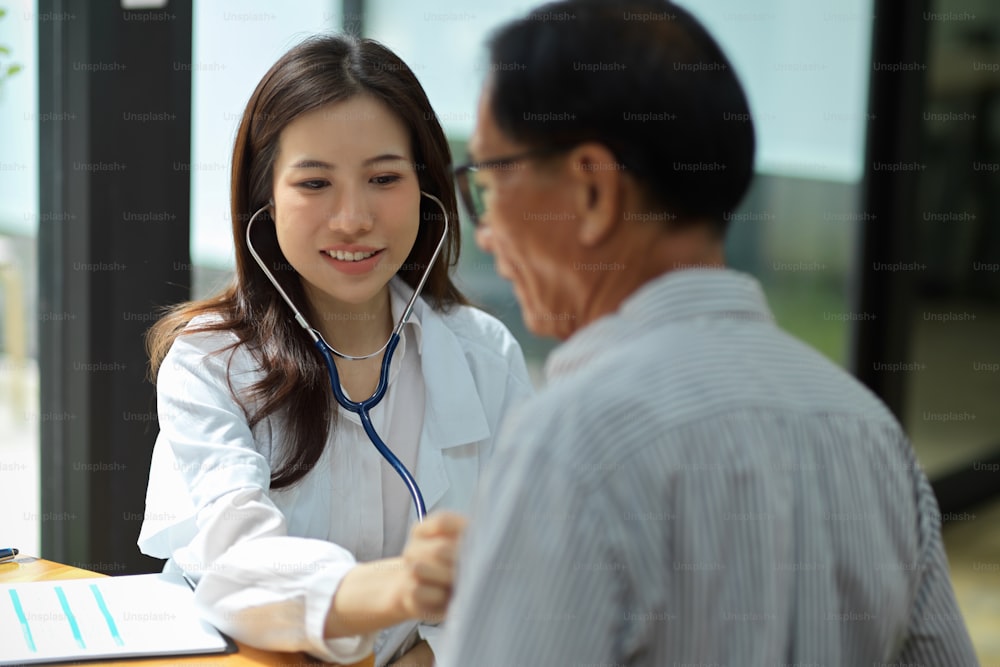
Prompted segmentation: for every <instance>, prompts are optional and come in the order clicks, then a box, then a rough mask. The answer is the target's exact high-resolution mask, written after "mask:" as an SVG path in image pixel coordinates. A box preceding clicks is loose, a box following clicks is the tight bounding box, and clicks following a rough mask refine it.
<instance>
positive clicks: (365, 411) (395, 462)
mask: <svg viewBox="0 0 1000 667" xmlns="http://www.w3.org/2000/svg"><path fill="white" fill-rule="evenodd" d="M420 194H422V195H424V196H425V197H427V198H429V199H431V200H432V201H433V202H434V203H436V204H437V205H438V206H440V207H441V212H442V213H443V214H444V231H442V232H441V240H440V241H438V244H437V247H436V248H435V249H434V254H433V255H431V259H430V261H429V262H428V263H427V268H426V269H425V270H424V275H423V277H422V278H421V279H420V282H419V283H417V287H416V289H415V290H413V296H411V297H410V300H409V302H407V304H406V308H405V309H404V310H403V314H402V315H400V317H399V322H398V323H397V324H396V327H395V328H394V329H393V330H392V334H390V335H389V340H387V341H386V342H385V343H383V345H382V347H380V348H379V349H377V350H375V351H374V352H372V353H370V354H365V355H362V356H352V355H349V354H344V353H342V352H338V351H337V350H335V349H334V348H333V346H332V345H330V344H329V343H327V342H326V341H325V340H324V339H323V336H322V334H320V332H319V331H317V330H316V329H314V328H312V327H311V326H310V325H309V322H308V321H307V320H306V318H305V317H304V316H303V315H302V312H301V311H299V309H298V308H296V307H295V304H294V303H292V300H291V299H290V298H289V297H288V294H287V293H286V292H285V290H284V289H282V287H281V285H280V284H278V281H277V279H275V277H274V275H273V274H272V273H271V271H270V270H269V269H268V268H267V265H266V264H264V260H262V259H261V258H260V255H258V254H257V251H256V250H254V248H253V244H252V243H251V241H250V228H251V226H252V225H253V223H254V220H256V218H257V216H258V215H260V214H261V213H263V212H264V211H266V210H267V209H269V208H271V207H272V206H273V205H274V204H273V200H272V201H271V202H268V203H267V204H266V205H265V206H262V207H261V208H260V209H258V210H257V212H256V213H254V214H253V215H252V216H250V221H249V222H247V232H246V237H247V249H248V250H249V251H250V254H251V255H252V256H253V258H254V260H255V261H256V262H257V264H258V266H260V268H261V270H262V271H263V272H264V275H266V276H267V279H268V280H270V281H271V284H272V285H274V288H275V289H276V290H278V294H280V295H281V298H282V299H283V300H284V302H285V303H287V304H288V307H289V308H291V309H292V313H294V315H295V321H296V322H298V323H299V326H301V327H302V328H303V329H304V330H305V332H306V333H307V334H308V335H309V337H310V338H312V339H313V343H315V345H316V348H317V349H318V350H319V351H320V354H322V355H323V360H324V361H325V362H326V369H327V372H329V374H330V386H331V387H332V388H333V395H334V396H335V397H336V398H337V402H338V403H340V405H341V406H342V407H343V408H344V409H345V410H350V411H351V412H354V413H356V414H357V415H358V417H359V418H360V419H361V425H362V426H363V427H364V429H365V433H367V434H368V439H369V440H371V441H372V444H373V445H375V449H377V450H378V451H379V453H380V454H381V455H382V456H383V457H384V458H385V460H386V461H388V462H389V465H391V466H392V467H393V468H394V469H395V470H396V472H397V473H399V476H400V477H402V478H403V482H404V483H405V484H406V487H407V489H409V491H410V497H411V498H413V506H414V507H415V508H416V510H417V520H418V521H423V520H424V517H425V516H427V507H426V506H425V505H424V497H423V494H421V493H420V487H419V486H417V480H415V479H414V478H413V475H411V474H410V471H409V470H407V469H406V466H404V465H403V463H402V462H401V461H400V460H399V459H398V458H396V455H395V454H393V453H392V450H391V449H389V447H388V446H387V445H386V444H385V443H384V442H383V441H382V438H380V437H379V434H378V432H377V431H376V430H375V426H374V425H373V424H372V419H371V416H370V415H369V411H370V410H371V409H372V408H374V407H375V406H376V405H378V404H379V401H381V400H382V397H383V396H385V390H386V388H387V387H388V384H389V364H391V363H392V354H393V352H395V351H396V346H397V345H398V344H399V335H400V332H401V331H402V330H403V325H404V324H406V321H407V320H408V319H409V318H410V313H411V312H412V311H413V304H414V303H415V302H416V300H417V297H418V296H420V292H421V290H422V289H423V287H424V283H425V282H427V277H428V276H429V275H430V270H431V267H432V266H434V262H435V261H436V260H437V258H438V255H439V254H440V253H441V248H442V247H443V246H444V242H445V238H446V236H447V234H448V211H447V210H445V207H444V204H442V203H441V200H440V199H438V198H437V197H435V196H434V195H432V194H428V193H426V192H424V191H422V190H421V192H420ZM383 350H385V356H384V357H382V369H381V371H380V372H379V378H378V385H377V386H376V387H375V392H374V393H373V394H372V395H371V396H370V397H368V398H367V399H365V400H363V401H352V400H351V399H350V398H348V397H347V395H346V394H345V393H344V390H343V388H342V387H341V386H340V375H339V374H338V373H337V365H336V364H335V363H334V361H333V355H337V356H338V357H340V358H341V359H346V360H348V361H360V360H362V359H370V358H371V357H374V356H375V355H376V354H379V353H381V352H382V351H383Z"/></svg>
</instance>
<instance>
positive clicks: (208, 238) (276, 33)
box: [179, 0, 342, 297]
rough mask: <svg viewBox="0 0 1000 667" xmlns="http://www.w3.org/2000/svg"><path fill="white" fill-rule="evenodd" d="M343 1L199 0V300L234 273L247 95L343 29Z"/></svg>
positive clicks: (194, 160) (194, 163) (195, 232)
mask: <svg viewBox="0 0 1000 667" xmlns="http://www.w3.org/2000/svg"><path fill="white" fill-rule="evenodd" d="M341 4H342V3H341V2H340V0H300V1H298V2H295V3H276V2H274V1H273V0H198V1H196V2H195V3H194V28H193V30H194V34H193V38H192V65H191V70H192V71H191V75H192V76H191V79H192V81H191V87H192V94H191V107H192V123H191V164H190V165H179V167H180V168H189V169H190V171H191V259H192V263H193V264H194V286H193V290H194V293H195V294H194V296H195V297H201V296H205V295H206V294H207V293H209V292H211V291H213V290H214V289H215V288H216V287H218V285H219V284H220V282H221V281H223V280H224V279H225V277H226V276H227V275H228V274H229V272H230V271H231V269H232V266H233V261H234V258H233V241H232V232H231V227H230V215H229V168H230V161H231V158H232V152H233V141H234V140H235V138H236V129H237V127H238V125H239V122H240V117H241V116H242V114H243V107H244V106H245V105H246V102H247V100H248V99H250V94H251V93H252V92H253V89H254V88H255V87H256V86H257V82H258V81H260V78H261V77H262V76H263V75H264V73H265V72H267V70H268V69H269V68H270V67H271V65H273V64H274V62H275V61H276V60H277V59H278V58H279V57H281V55H282V54H283V53H284V52H285V51H287V50H288V49H290V48H291V47H292V46H294V45H295V44H297V43H298V42H300V41H301V40H303V39H304V38H306V37H308V36H310V35H313V34H316V33H319V32H325V31H332V30H337V29H339V28H340V26H341V12H342V9H341Z"/></svg>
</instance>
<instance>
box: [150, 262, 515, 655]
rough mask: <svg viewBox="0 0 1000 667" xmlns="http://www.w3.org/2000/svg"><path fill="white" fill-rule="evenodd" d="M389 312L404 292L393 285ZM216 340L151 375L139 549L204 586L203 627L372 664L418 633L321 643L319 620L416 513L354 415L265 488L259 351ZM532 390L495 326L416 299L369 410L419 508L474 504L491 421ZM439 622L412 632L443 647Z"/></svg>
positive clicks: (175, 350)
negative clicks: (350, 575) (287, 478)
mask: <svg viewBox="0 0 1000 667" xmlns="http://www.w3.org/2000/svg"><path fill="white" fill-rule="evenodd" d="M390 285H391V287H392V289H391V293H392V311H393V315H394V317H398V316H399V314H400V313H401V311H402V308H403V306H404V305H405V302H406V300H407V299H408V298H409V296H410V294H411V293H412V292H411V291H410V288H409V287H408V286H406V285H405V284H404V283H402V282H401V281H399V280H398V279H397V280H394V281H393V282H392V283H390ZM233 340H234V337H233V335H232V334H230V333H226V332H210V333H198V334H188V335H182V336H180V337H179V338H178V339H177V340H176V341H175V343H174V345H173V347H172V348H171V350H170V352H169V353H168V354H167V356H166V358H165V359H164V361H163V364H162V365H161V367H160V371H159V375H158V377H157V395H158V396H157V400H158V414H159V422H160V433H159V436H158V437H157V441H156V445H155V448H154V451H153V460H152V466H151V470H150V479H149V488H148V491H147V495H146V514H145V520H144V522H143V526H142V532H141V534H140V536H139V548H140V549H141V550H142V552H143V553H146V554H148V555H151V556H155V557H158V558H167V559H169V561H168V563H167V566H166V567H167V569H175V568H179V569H181V570H183V571H184V572H186V573H187V574H188V575H190V576H191V577H192V578H194V579H196V580H199V583H198V587H197V591H196V600H197V601H198V603H199V606H200V608H201V609H202V612H203V614H204V615H205V617H206V619H207V620H209V621H210V622H211V623H212V624H213V625H215V626H216V627H218V628H219V629H220V630H222V631H224V632H226V633H227V634H229V635H231V636H233V637H235V638H236V639H239V640H240V641H243V642H245V643H247V644H250V645H252V646H257V647H260V648H266V649H271V650H280V651H306V652H308V653H310V654H312V655H315V656H317V657H320V658H322V659H324V660H329V661H336V662H353V661H356V660H359V659H361V658H362V657H364V655H366V654H368V653H370V652H371V651H372V650H373V649H374V650H375V652H376V661H377V663H378V664H383V663H384V662H386V661H387V660H388V659H389V658H390V656H392V655H393V654H394V653H395V652H396V651H397V649H400V648H405V646H404V642H406V643H407V644H409V643H410V642H412V641H413V640H414V634H413V629H414V628H415V627H416V626H417V624H416V623H405V624H402V625H399V626H395V627H394V628H390V629H388V630H386V631H383V632H382V633H378V635H377V636H376V635H375V634H372V635H362V636H354V637H343V638H338V639H333V640H327V639H325V638H324V637H323V629H324V625H325V621H326V616H327V613H328V611H329V608H330V603H331V601H332V598H333V595H334V593H335V591H336V589H337V587H338V586H339V584H340V581H341V578H342V577H343V576H344V575H345V574H346V573H347V571H348V570H350V569H351V567H353V566H354V564H355V563H356V562H358V561H366V560H373V559H377V558H383V557H390V556H396V555H399V553H400V552H401V549H402V546H403V544H404V543H405V540H406V536H407V534H408V531H409V526H410V524H411V523H412V521H413V520H414V518H415V514H414V512H413V510H412V508H411V505H412V502H411V500H410V496H409V493H408V492H407V490H406V488H405V486H404V485H403V482H402V480H401V479H400V478H399V477H398V475H397V474H396V472H395V471H394V470H392V468H391V467H390V466H389V465H388V463H386V462H385V461H384V460H383V459H382V457H381V456H380V455H379V453H378V452H377V450H376V449H375V448H374V446H373V445H372V444H371V442H370V441H369V439H368V437H367V436H366V435H365V433H364V431H363V429H362V428H361V425H360V420H359V419H358V418H357V415H355V414H353V413H349V412H347V411H345V410H343V409H342V408H340V406H339V405H338V406H337V408H338V410H339V414H338V421H337V424H336V427H335V428H333V429H331V433H330V435H329V439H328V441H327V446H326V449H325V450H324V452H323V454H322V456H321V458H320V459H319V461H318V462H317V463H316V465H315V467H314V469H313V470H312V471H311V472H310V473H309V474H307V475H306V476H305V477H303V478H302V479H301V480H300V481H299V482H298V483H296V484H295V485H293V486H291V487H286V488H283V489H279V490H274V491H272V490H270V488H269V486H270V476H271V470H272V468H273V467H275V466H277V465H279V463H280V461H281V457H282V454H283V450H282V442H283V440H284V437H285V435H284V434H285V429H284V426H283V424H282V420H281V418H280V417H278V416H274V415H272V417H270V418H268V419H266V420H264V421H263V422H261V424H260V425H258V426H257V427H256V428H255V429H254V430H253V431H251V429H250V428H249V427H248V425H247V420H246V415H245V413H244V411H243V409H242V408H241V407H240V405H239V403H238V402H237V401H236V400H235V399H234V397H233V395H232V393H231V391H230V387H229V381H231V382H232V387H233V389H235V390H236V391H237V392H239V393H241V395H243V392H245V391H246V390H247V388H248V387H250V386H251V385H252V384H253V383H254V382H256V381H257V380H259V379H260V377H261V371H260V369H259V365H258V363H257V362H256V360H255V359H254V358H253V356H252V355H251V354H250V353H249V352H248V351H246V350H245V349H243V348H236V349H235V350H234V351H227V352H224V353H221V354H215V352H217V351H219V350H221V349H223V348H225V347H226V346H227V345H229V344H231V343H232V341H233ZM530 394H531V383H530V380H529V378H528V374H527V370H526V368H525V365H524V359H523V356H522V354H521V350H520V347H519V346H518V344H517V342H516V341H515V340H514V338H513V337H512V336H511V334H510V332H509V331H508V330H507V329H506V328H505V327H504V326H503V325H502V324H500V323H499V322H498V321H497V320H495V319H494V318H492V317H490V316H489V315H487V314H485V313H483V312H482V311H479V310H476V309H474V308H470V307H467V306H461V307H456V308H454V309H452V310H451V311H450V312H448V313H439V312H436V311H434V310H433V309H432V308H430V307H429V306H428V305H427V304H426V303H425V302H424V301H423V300H422V299H418V300H417V302H416V304H415V306H414V310H413V313H412V315H411V317H410V320H409V323H408V324H407V325H406V326H404V329H403V335H402V336H401V341H400V344H399V346H398V347H397V350H396V352H395V354H394V357H393V362H392V365H391V367H390V379H389V386H388V389H387V392H386V395H385V397H384V398H383V400H382V401H381V403H380V404H379V405H378V406H377V407H376V408H374V409H373V410H372V412H371V416H372V420H373V423H374V426H375V428H376V430H377V431H378V432H379V434H380V435H381V436H382V438H383V440H384V441H385V442H386V443H387V444H388V445H389V446H390V447H391V448H392V449H393V451H394V452H395V453H396V454H397V456H399V457H400V459H401V460H402V461H403V463H404V464H405V465H406V466H407V467H408V468H409V469H410V470H411V472H413V474H414V476H415V478H416V480H417V483H418V484H419V486H420V488H421V490H422V493H423V496H424V500H425V502H426V505H427V508H428V511H431V510H434V509H442V508H447V509H453V510H458V511H465V510H467V509H468V507H469V505H470V503H471V500H472V497H473V492H474V489H475V487H476V484H477V481H478V479H479V476H480V474H481V473H482V471H483V468H484V466H485V465H486V463H487V461H488V460H489V458H490V455H491V454H492V450H493V435H494V433H495V432H496V429H497V426H498V423H499V421H500V419H501V417H503V416H504V414H505V413H506V412H508V411H509V410H510V408H512V407H513V406H514V405H515V404H517V403H519V402H520V401H521V400H523V399H524V398H526V397H528V396H530ZM435 630H437V629H436V628H431V627H427V626H420V627H419V633H420V635H421V636H424V637H425V638H427V639H428V640H429V641H430V642H431V646H432V648H434V646H435V644H436V643H437V634H436V632H435Z"/></svg>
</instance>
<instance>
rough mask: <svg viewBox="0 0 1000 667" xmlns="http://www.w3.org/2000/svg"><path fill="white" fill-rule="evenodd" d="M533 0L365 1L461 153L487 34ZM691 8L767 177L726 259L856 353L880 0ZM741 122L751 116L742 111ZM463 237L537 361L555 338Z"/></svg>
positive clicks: (375, 30) (480, 287)
mask: <svg viewBox="0 0 1000 667" xmlns="http://www.w3.org/2000/svg"><path fill="white" fill-rule="evenodd" d="M536 4H538V3H536V2H521V1H512V2H500V3H493V4H492V5H490V6H489V7H483V6H482V5H480V4H477V5H475V6H470V5H469V3H463V2H458V1H457V0H429V1H426V2H420V3H401V2H396V1H394V0H370V1H369V2H368V3H366V11H367V14H366V17H365V19H366V26H367V29H366V34H367V35H369V36H373V37H375V38H377V39H379V40H382V41H384V42H385V43H386V44H388V45H390V46H391V47H392V48H393V49H395V50H396V51H397V52H398V53H399V54H400V56H401V57H402V58H403V59H404V60H406V61H407V62H408V63H409V64H410V65H411V67H412V68H413V70H414V72H415V73H416V75H417V77H418V78H419V79H420V81H421V83H422V84H423V85H424V86H425V88H426V89H427V93H428V96H429V97H430V100H431V103H432V104H433V105H434V108H435V110H436V111H437V114H438V117H439V118H440V119H441V121H442V124H443V126H444V128H445V131H446V132H447V134H448V136H449V138H450V139H451V141H452V145H453V148H454V153H455V158H456V161H461V160H462V158H463V157H464V153H465V150H464V147H465V142H466V141H467V140H468V137H469V134H470V133H471V131H472V126H473V124H474V111H475V105H476V100H477V96H478V93H479V86H480V83H481V81H482V79H483V78H484V75H485V72H484V71H483V69H484V63H485V59H486V55H485V48H484V42H485V40H486V38H487V36H488V35H489V32H490V31H491V30H492V29H493V28H494V27H495V26H497V25H499V24H500V23H501V22H503V21H505V20H508V19H510V18H514V17H516V16H519V15H521V14H523V13H524V12H525V11H527V10H528V9H530V8H531V7H533V6H535V5H536ZM679 4H682V5H684V6H686V7H687V8H689V9H690V10H691V11H692V12H694V13H695V14H696V15H697V16H698V17H699V18H700V19H701V20H702V21H704V22H705V24H706V25H707V26H708V28H709V30H711V31H712V32H713V34H714V35H716V37H717V38H718V40H719V41H720V42H721V44H722V46H723V48H724V49H725V50H726V52H727V54H728V55H729V57H730V59H731V60H732V61H733V63H734V66H735V68H736V69H737V71H738V72H739V74H740V76H741V78H742V80H743V82H744V85H745V86H746V88H747V91H748V96H749V98H750V106H751V109H752V113H753V118H754V123H755V124H756V129H757V136H758V148H759V152H758V156H757V165H756V166H757V178H756V181H755V184H754V186H753V188H752V190H751V192H750V193H749V195H748V197H747V198H746V200H745V201H744V202H743V205H742V206H741V208H740V210H739V211H737V212H736V213H735V214H734V216H733V220H732V221H731V232H730V238H729V242H728V244H727V252H728V255H729V261H730V263H731V264H732V265H733V266H734V267H735V268H738V269H740V270H744V271H748V272H750V273H752V274H754V275H756V276H757V277H758V278H759V279H760V280H761V281H762V283H763V285H764V288H765V290H766V291H767V293H768V297H769V299H770V301H771V305H772V307H773V309H774V311H775V314H776V316H777V318H778V320H779V322H780V323H781V324H782V325H783V326H785V327H786V328H787V329H789V330H790V331H791V332H792V333H794V334H796V335H797V336H799V337H801V338H803V339H805V340H806V341H808V342H809V343H811V344H812V345H814V346H815V347H817V348H819V349H820V350H821V351H822V352H824V353H825V354H827V355H828V356H829V357H830V358H832V359H834V360H835V361H837V362H838V363H844V361H845V359H846V353H847V332H848V330H849V326H850V322H851V320H852V318H854V317H858V316H859V315H858V314H855V313H851V312H849V306H848V296H849V294H848V284H849V276H850V273H851V271H852V270H853V264H852V262H853V259H854V238H855V234H856V230H857V222H858V221H859V220H862V219H864V214H863V213H861V212H859V211H858V202H859V195H860V192H859V186H860V181H861V177H862V171H863V170H862V165H863V161H864V143H865V134H866V127H867V117H866V115H865V110H866V107H867V92H868V65H869V62H870V58H869V52H870V39H871V23H872V20H871V19H872V3H871V0H847V1H843V2H841V1H838V2H829V1H828V2H821V3H802V2H799V1H798V0H766V1H762V2H758V3H754V4H753V5H752V7H749V6H748V5H747V4H746V3H744V2H737V1H735V0H699V1H697V2H694V1H693V0H692V1H688V2H681V3H679ZM733 122H742V120H741V119H734V121H733ZM470 236H471V235H469V234H466V235H465V240H464V243H463V248H462V255H463V256H462V262H461V264H460V270H459V276H458V277H459V282H460V283H461V286H462V287H463V289H465V290H466V291H467V293H468V294H469V296H470V297H471V298H473V300H475V301H477V302H479V303H480V304H482V305H484V306H486V307H487V309H488V310H490V311H491V312H493V313H494V314H496V315H498V316H499V317H501V319H503V320H504V321H505V323H506V324H507V325H508V326H509V327H510V328H511V330H512V331H514V333H515V335H517V336H518V338H519V339H520V340H521V341H522V344H523V345H524V347H525V351H526V353H527V355H528V357H529V366H531V367H532V368H533V369H535V370H537V367H538V365H539V364H540V362H541V361H542V360H543V359H544V356H545V355H546V354H547V352H548V351H549V350H550V349H551V348H552V345H553V343H552V341H548V340H539V339H536V338H534V337H533V336H531V335H530V334H528V333H527V331H526V330H525V328H524V326H523V324H522V322H521V317H520V313H519V310H518V307H517V304H516V302H515V300H514V297H513V294H512V292H511V290H510V288H509V286H508V285H507V284H506V283H505V282H503V281H501V280H499V279H498V278H497V277H496V276H495V275H494V274H493V264H492V261H491V259H490V258H489V256H487V255H484V254H482V253H480V252H479V251H478V249H477V248H476V247H475V245H474V244H473V243H472V242H471V238H470Z"/></svg>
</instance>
